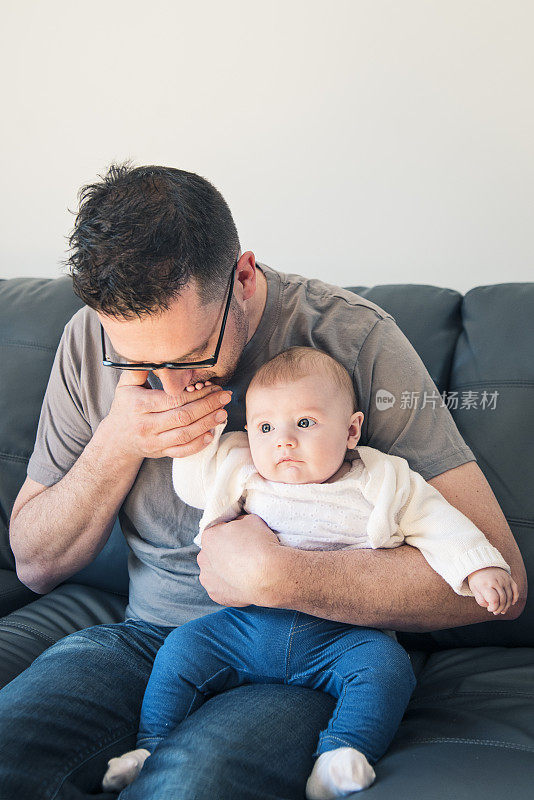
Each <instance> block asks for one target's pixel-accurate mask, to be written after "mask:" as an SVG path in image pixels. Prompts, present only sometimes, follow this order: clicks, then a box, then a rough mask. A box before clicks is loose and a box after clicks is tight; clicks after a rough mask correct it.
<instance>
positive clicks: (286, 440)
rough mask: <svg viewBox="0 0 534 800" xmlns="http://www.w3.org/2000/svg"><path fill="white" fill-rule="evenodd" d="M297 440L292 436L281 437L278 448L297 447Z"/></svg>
mask: <svg viewBox="0 0 534 800" xmlns="http://www.w3.org/2000/svg"><path fill="white" fill-rule="evenodd" d="M296 444H297V440H296V439H295V437H294V436H292V435H291V434H285V435H281V436H280V438H279V439H278V447H296Z"/></svg>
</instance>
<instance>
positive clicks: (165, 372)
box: [98, 284, 248, 395]
mask: <svg viewBox="0 0 534 800" xmlns="http://www.w3.org/2000/svg"><path fill="white" fill-rule="evenodd" d="M224 303H225V297H224V296H221V297H219V298H217V300H215V301H213V302H212V303H211V304H210V305H206V304H202V303H201V301H200V298H199V294H198V291H197V289H196V287H195V286H194V284H191V285H189V286H187V287H186V288H185V289H184V290H183V291H182V293H181V295H180V297H179V298H178V299H177V300H174V301H173V302H172V303H171V305H170V307H169V309H168V310H167V311H164V312H162V313H161V314H158V315H150V316H145V317H142V318H141V319H138V318H137V317H136V318H134V319H131V320H130V319H115V318H114V317H108V316H104V315H103V314H100V313H99V314H98V317H99V319H100V322H101V323H102V326H103V328H104V330H105V332H106V334H107V335H108V337H109V339H110V341H111V343H112V348H113V349H112V352H111V353H110V354H108V355H110V357H112V358H113V356H118V360H121V361H122V360H126V361H136V362H139V361H145V362H152V363H162V362H169V361H201V360H202V359H205V358H209V357H210V356H212V355H213V353H214V351H215V347H216V344H217V339H218V336H219V332H220V329H221V324H222V319H223V313H224ZM247 339H248V319H247V315H246V314H245V312H244V310H243V309H242V308H241V306H240V304H239V302H238V300H237V299H236V297H235V296H234V297H233V299H232V303H231V306H230V311H229V314H228V319H227V321H226V328H225V331H224V336H223V340H222V345H221V349H220V351H219V358H218V360H217V363H216V364H215V366H214V367H209V368H207V369H158V370H154V374H155V375H157V376H158V378H159V379H160V381H161V384H162V387H163V390H164V391H165V392H166V393H167V394H170V395H177V394H178V393H180V392H181V391H182V390H183V389H184V388H185V387H186V386H188V385H189V384H190V383H194V382H195V381H197V380H198V381H206V380H211V381H213V383H218V384H220V385H224V384H225V383H226V382H227V381H228V379H229V378H230V377H231V375H232V374H233V373H234V371H235V368H236V366H237V362H238V361H239V358H240V356H241V353H242V352H243V348H244V346H245V344H246V342H247Z"/></svg>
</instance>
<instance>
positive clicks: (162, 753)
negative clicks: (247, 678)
mask: <svg viewBox="0 0 534 800" xmlns="http://www.w3.org/2000/svg"><path fill="white" fill-rule="evenodd" d="M334 706H335V700H334V698H333V697H330V696H329V695H327V694H323V693H322V692H317V691H312V690H310V689H304V688H301V687H297V686H285V685H280V684H271V685H268V684H254V685H246V686H241V687H239V688H236V689H232V690H230V691H227V692H223V693H222V694H218V695H216V696H215V697H212V698H211V699H210V700H208V701H207V702H206V703H204V705H203V706H201V707H200V708H199V709H198V710H197V711H195V713H194V714H192V715H191V716H190V717H188V718H187V719H186V720H184V721H183V722H181V723H180V724H179V725H178V726H177V727H176V728H175V729H174V731H172V732H171V733H170V734H169V735H168V737H167V738H166V739H165V740H164V741H163V742H162V743H161V744H160V745H159V746H158V748H157V749H156V750H155V752H154V754H153V755H152V756H151V757H150V758H149V759H147V761H146V762H145V765H144V767H143V769H142V770H141V773H140V775H139V777H138V778H137V779H136V780H135V781H134V782H133V783H132V784H130V786H128V787H126V789H124V790H123V791H122V792H121V794H120V796H119V800H146V798H149V797H150V798H154V800H191V798H193V797H194V798H195V800H213V799H214V798H217V800H234V799H235V798H239V800H303V798H304V788H305V785H306V780H307V778H308V776H309V774H310V772H311V770H312V767H313V758H312V754H313V752H314V750H315V747H316V745H317V737H318V734H319V731H320V730H322V729H323V728H324V727H325V726H326V725H327V723H328V720H329V718H330V716H331V714H332V711H333V709H334Z"/></svg>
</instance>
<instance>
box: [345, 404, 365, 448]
mask: <svg viewBox="0 0 534 800" xmlns="http://www.w3.org/2000/svg"><path fill="white" fill-rule="evenodd" d="M362 423H363V411H356V412H355V413H354V414H353V415H352V417H351V418H350V422H349V435H348V438H347V450H353V449H354V448H355V447H356V445H357V444H358V442H359V441H360V436H361V431H362Z"/></svg>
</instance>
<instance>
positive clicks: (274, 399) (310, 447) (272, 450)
mask: <svg viewBox="0 0 534 800" xmlns="http://www.w3.org/2000/svg"><path fill="white" fill-rule="evenodd" d="M362 421H363V414H362V412H361V411H357V412H356V413H353V412H352V409H351V407H350V403H349V401H348V399H347V397H346V396H345V395H344V394H343V393H342V392H341V391H340V390H339V389H337V387H336V386H334V384H333V382H332V381H331V380H329V379H328V377H327V376H326V375H324V374H319V373H318V374H312V375H307V376H306V377H304V378H299V379H298V380H295V381H288V382H287V383H277V384H275V385H273V386H254V387H252V388H251V389H249V391H248V393H247V433H248V440H249V445H250V451H251V454H252V459H253V461H254V464H255V466H256V469H257V470H258V472H259V473H260V475H263V477H264V478H266V479H267V480H270V481H276V482H278V483H294V484H296V483H323V482H324V481H326V480H328V478H331V477H332V476H333V475H334V474H335V473H336V472H337V470H338V469H339V467H340V466H341V464H342V463H343V461H344V458H345V453H346V451H347V448H353V447H356V444H357V442H358V439H359V437H360V427H361V423H362Z"/></svg>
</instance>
